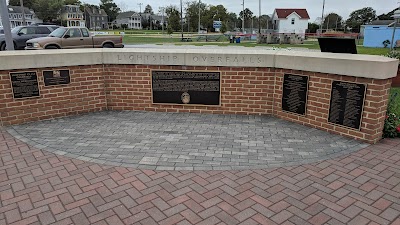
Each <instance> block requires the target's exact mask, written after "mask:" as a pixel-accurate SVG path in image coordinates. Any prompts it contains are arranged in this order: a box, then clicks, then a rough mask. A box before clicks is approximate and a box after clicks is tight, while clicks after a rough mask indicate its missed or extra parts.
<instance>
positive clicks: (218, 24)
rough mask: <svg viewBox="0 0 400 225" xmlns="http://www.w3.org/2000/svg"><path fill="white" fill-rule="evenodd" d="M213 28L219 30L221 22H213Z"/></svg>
mask: <svg viewBox="0 0 400 225" xmlns="http://www.w3.org/2000/svg"><path fill="white" fill-rule="evenodd" d="M213 27H214V28H221V27H222V22H221V21H214V22H213Z"/></svg>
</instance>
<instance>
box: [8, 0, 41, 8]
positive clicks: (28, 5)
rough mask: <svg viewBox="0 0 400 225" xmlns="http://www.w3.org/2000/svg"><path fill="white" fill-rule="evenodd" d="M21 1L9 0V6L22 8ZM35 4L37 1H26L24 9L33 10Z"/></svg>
mask: <svg viewBox="0 0 400 225" xmlns="http://www.w3.org/2000/svg"><path fill="white" fill-rule="evenodd" d="M19 3H20V0H9V1H8V5H12V6H20V4H19ZM34 4H35V0H24V7H26V8H28V9H33V5H34Z"/></svg>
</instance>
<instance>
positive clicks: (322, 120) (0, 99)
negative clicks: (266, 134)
mask: <svg viewBox="0 0 400 225" xmlns="http://www.w3.org/2000/svg"><path fill="white" fill-rule="evenodd" d="M132 51H134V53H132V52H129V50H128V49H123V50H119V51H117V50H114V49H112V50H105V52H101V51H99V50H93V51H92V52H90V51H89V52H88V51H86V50H85V52H84V53H82V54H85V55H79V51H78V50H74V51H59V52H58V51H57V52H58V54H55V53H56V52H53V51H51V52H48V51H47V52H39V54H38V56H37V57H38V58H39V59H40V58H41V59H43V60H45V59H47V58H49V57H52V60H53V63H52V62H51V60H49V62H47V66H46V63H44V62H40V64H41V65H38V68H35V67H33V65H35V64H38V63H34V62H30V61H28V62H27V63H25V68H22V67H24V66H23V64H21V65H19V66H16V65H10V64H3V65H2V64H1V62H0V66H2V67H0V119H1V124H2V125H3V126H7V125H12V124H20V123H25V122H30V121H35V120H42V119H50V118H55V117H61V116H68V115H76V114H81V113H86V112H94V111H101V110H146V111H163V112H194V113H216V114H246V115H249V114H253V115H275V116H277V117H280V118H283V119H286V120H290V121H293V122H297V123H301V124H304V125H307V126H311V127H315V128H319V129H323V130H326V131H329V132H333V133H338V134H342V135H345V136H349V137H353V138H356V139H360V140H364V141H366V142H369V143H376V142H377V141H379V140H380V138H381V135H382V128H383V121H384V119H385V113H386V107H387V101H388V94H389V89H390V86H391V77H394V76H396V71H397V65H396V64H397V63H398V62H397V61H395V60H392V59H386V58H383V57H381V58H376V57H375V58H369V57H366V56H352V57H359V58H354V59H352V58H349V56H343V58H344V59H343V58H340V56H341V55H336V56H337V57H338V58H339V59H338V60H346V63H348V61H350V62H352V63H353V64H354V68H352V70H351V68H349V67H348V66H343V65H342V64H340V62H339V61H338V62H337V63H339V64H340V66H338V69H337V71H338V73H342V74H348V73H354V74H355V76H349V75H340V74H332V73H329V71H331V70H333V69H332V68H331V67H334V66H335V65H330V64H327V66H326V67H323V66H321V65H320V64H324V63H330V62H332V60H330V59H332V57H333V56H332V54H328V55H327V57H325V55H322V53H320V54H321V58H316V57H315V55H312V56H308V55H306V56H304V57H306V58H304V59H303V61H300V59H301V57H303V56H299V55H295V56H293V55H284V54H283V55H282V54H281V55H279V54H278V53H276V52H275V53H273V54H270V53H269V52H261V53H262V54H261V53H259V52H257V54H258V55H257V54H256V53H254V51H253V52H247V53H246V52H245V54H244V55H245V56H243V54H240V55H239V53H226V54H230V55H215V54H220V53H207V54H206V53H203V52H201V51H200V52H198V53H197V54H194V53H193V51H194V50H192V51H189V52H184V53H182V52H181V53H179V52H178V53H176V54H174V53H171V52H167V53H165V54H164V53H161V56H158V55H156V54H157V53H155V52H153V53H151V54H153V56H152V55H151V54H150V53H148V52H144V53H141V52H140V54H139V53H138V52H139V50H132ZM60 52H61V55H62V53H65V58H66V57H67V56H70V55H68V54H72V53H74V54H76V55H77V57H79V56H82V61H81V62H77V59H76V58H74V59H73V61H72V62H71V61H68V60H66V61H60V60H61V59H62V57H60V56H59V55H60ZM81 52H82V51H81ZM121 52H122V53H121ZM89 53H90V54H93V55H94V57H92V58H88V57H89V56H90V54H89ZM7 54H14V56H10V55H8V57H15V58H16V59H20V60H28V59H25V58H24V57H25V56H24V55H23V54H20V55H18V54H17V53H1V54H0V60H1V59H5V58H6V57H5V56H7ZM15 54H16V56H15ZM29 54H31V53H29ZM41 54H42V55H41ZM53 54H54V55H53ZM99 54H100V55H102V54H103V55H102V57H97V56H98V55H99ZM163 54H164V55H163ZM285 54H286V53H285ZM296 54H299V53H296ZM302 54H307V53H302ZM113 55H114V57H112V56H113ZM21 57H22V58H21ZM96 57H97V58H96ZM240 57H241V58H240ZM246 57H247V58H246ZM277 57H278V58H279V57H281V59H280V61H279V63H275V64H274V60H276V59H277ZM282 57H283V58H282ZM285 57H287V58H288V59H285ZM293 57H294V58H293ZM182 59H184V61H181V60H182ZM293 59H295V60H294V61H296V60H297V61H299V62H303V64H302V65H297V64H298V63H297V64H296V62H294V61H293ZM36 60H38V59H36ZM146 60H147V61H152V60H154V62H153V64H159V65H151V64H149V65H147V64H146V63H150V62H147V61H146ZM190 60H192V61H190ZM196 60H197V61H196ZM235 60H240V61H238V62H233V61H235ZM282 60H291V61H289V62H288V64H287V65H288V66H287V67H288V68H291V69H285V68H280V67H283V66H282V65H283V63H282ZM313 60H317V61H315V62H314V61H313ZM324 60H325V61H324ZM194 61H196V62H194ZM129 62H132V63H129ZM196 63H197V64H199V65H191V64H196ZM307 63H308V64H309V65H310V66H309V67H308V68H309V69H304V68H305V67H306V66H305V65H304V64H307ZM313 63H319V64H318V66H317V67H318V68H317V67H316V68H315V70H316V71H313V70H314V69H313V67H312V65H313ZM11 64H12V63H11ZM71 64H72V65H71ZM76 64H81V65H76ZM160 64H181V65H160ZM203 64H221V66H215V65H209V66H207V65H203ZM367 64H374V67H377V66H380V65H381V66H382V68H386V69H381V70H380V71H382V73H381V74H379V76H377V77H376V78H373V77H372V75H373V73H374V71H371V72H370V73H365V77H362V76H361V75H362V74H363V72H364V71H365V68H364V67H365V65H367ZM57 65H59V66H57ZM243 65H247V66H243ZM262 65H265V66H262ZM362 66H364V67H362ZM9 67H15V68H16V69H13V70H10V68H9ZM388 67H389V69H388ZM392 67H393V68H394V69H393V68H392ZM2 68H3V69H2ZM295 68H299V69H301V70H299V69H295ZM325 68H326V71H327V72H323V70H325ZM49 69H56V70H59V69H69V70H70V76H71V83H70V84H68V85H59V86H45V85H44V81H43V75H42V71H43V70H49ZM152 69H167V70H189V71H190V70H196V71H198V70H200V71H202V70H210V71H221V106H201V105H195V106H192V105H162V104H153V103H152V98H151V94H152V91H151V70H152ZM346 69H348V70H350V71H348V70H346ZM375 69H377V70H379V68H375ZM395 69H396V71H394V70H395ZM370 70H371V69H370ZM392 70H393V71H392ZM18 71H36V72H37V74H38V81H39V87H40V93H41V96H40V97H38V98H32V99H13V94H12V87H11V82H10V75H9V73H10V72H18ZM321 71H322V72H321ZM352 71H353V72H352ZM285 73H291V74H301V75H308V76H309V92H308V101H307V114H306V116H299V115H295V114H291V113H287V112H283V111H282V106H281V99H282V84H283V75H284V74H285ZM333 80H339V81H348V82H356V83H362V84H366V85H367V93H366V98H365V107H364V112H363V117H362V124H361V129H360V130H354V129H349V128H346V127H343V126H338V125H334V124H331V123H328V121H327V120H328V119H327V118H328V112H329V101H330V93H331V88H332V87H331V84H332V81H333Z"/></svg>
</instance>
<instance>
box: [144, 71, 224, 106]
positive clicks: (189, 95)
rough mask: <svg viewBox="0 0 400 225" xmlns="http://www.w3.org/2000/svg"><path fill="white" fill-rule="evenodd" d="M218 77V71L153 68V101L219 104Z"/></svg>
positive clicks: (219, 75)
mask: <svg viewBox="0 0 400 225" xmlns="http://www.w3.org/2000/svg"><path fill="white" fill-rule="evenodd" d="M220 78H221V73H220V72H208V71H169V70H153V71H152V91H153V103H161V104H194V105H220V96H221V93H220Z"/></svg>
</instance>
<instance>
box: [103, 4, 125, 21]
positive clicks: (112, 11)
mask: <svg viewBox="0 0 400 225" xmlns="http://www.w3.org/2000/svg"><path fill="white" fill-rule="evenodd" d="M100 9H104V11H105V12H106V13H107V15H108V19H109V20H110V22H112V21H114V20H115V19H116V18H117V16H118V14H119V12H120V11H121V9H120V8H119V7H118V6H117V4H115V2H114V1H113V0H100Z"/></svg>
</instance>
